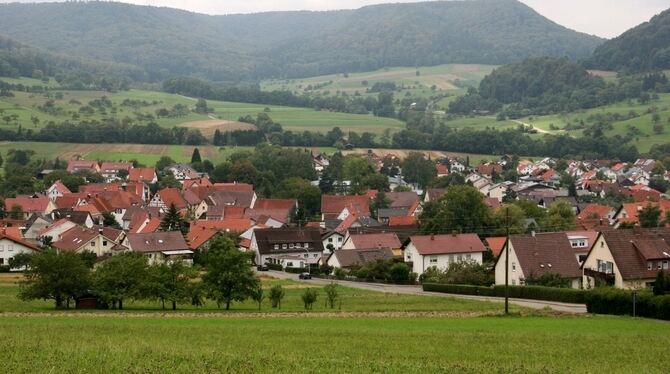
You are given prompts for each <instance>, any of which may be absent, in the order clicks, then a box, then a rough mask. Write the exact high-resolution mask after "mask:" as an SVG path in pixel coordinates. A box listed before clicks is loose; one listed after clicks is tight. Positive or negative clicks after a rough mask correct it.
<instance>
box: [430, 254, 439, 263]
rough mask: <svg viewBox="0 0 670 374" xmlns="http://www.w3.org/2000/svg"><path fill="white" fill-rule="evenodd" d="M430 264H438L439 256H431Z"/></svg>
mask: <svg viewBox="0 0 670 374" xmlns="http://www.w3.org/2000/svg"><path fill="white" fill-rule="evenodd" d="M430 263H431V264H437V256H430Z"/></svg>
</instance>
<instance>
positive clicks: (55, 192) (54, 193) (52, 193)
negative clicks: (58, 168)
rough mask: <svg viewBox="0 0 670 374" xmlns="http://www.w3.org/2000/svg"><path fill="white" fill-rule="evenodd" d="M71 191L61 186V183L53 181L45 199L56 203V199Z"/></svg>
mask: <svg viewBox="0 0 670 374" xmlns="http://www.w3.org/2000/svg"><path fill="white" fill-rule="evenodd" d="M70 193H72V191H70V189H69V188H67V186H65V185H64V184H63V182H61V181H60V179H59V180H57V181H55V182H54V183H53V184H52V185H51V186H50V187H49V188H48V189H47V197H48V198H49V200H51V201H54V202H55V201H56V199H57V198H59V197H62V196H63V195H65V194H70Z"/></svg>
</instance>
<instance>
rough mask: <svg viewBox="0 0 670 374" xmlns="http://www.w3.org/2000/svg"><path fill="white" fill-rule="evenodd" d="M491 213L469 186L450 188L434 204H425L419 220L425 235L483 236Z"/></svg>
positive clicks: (477, 191) (479, 194)
mask: <svg viewBox="0 0 670 374" xmlns="http://www.w3.org/2000/svg"><path fill="white" fill-rule="evenodd" d="M490 218H491V209H490V208H489V207H488V206H487V205H486V203H485V202H484V195H482V194H481V193H480V192H479V190H478V189H476V188H474V187H473V186H468V185H466V186H452V187H449V188H448V189H447V192H446V193H445V195H444V196H443V197H442V198H441V199H440V200H439V201H438V202H435V203H428V204H426V207H425V208H424V211H423V213H422V214H421V216H420V217H419V223H420V228H421V231H422V232H423V233H425V234H431V233H444V232H451V231H458V232H468V233H484V231H485V230H486V228H487V226H488V225H489V223H490Z"/></svg>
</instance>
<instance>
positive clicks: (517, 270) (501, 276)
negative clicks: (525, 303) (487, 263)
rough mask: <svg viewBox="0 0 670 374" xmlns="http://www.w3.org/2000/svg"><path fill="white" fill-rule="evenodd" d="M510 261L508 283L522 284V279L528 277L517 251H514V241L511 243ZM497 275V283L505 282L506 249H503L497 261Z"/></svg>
mask: <svg viewBox="0 0 670 374" xmlns="http://www.w3.org/2000/svg"><path fill="white" fill-rule="evenodd" d="M508 262H509V264H508V267H509V272H508V281H509V283H508V284H509V285H512V286H520V285H521V284H522V280H523V279H525V278H526V277H525V276H524V274H523V271H522V270H521V266H519V259H518V257H517V256H516V252H514V246H513V245H512V243H510V244H509V261H508ZM495 276H496V285H504V284H505V249H503V251H502V252H500V258H499V259H498V262H497V263H496V268H495Z"/></svg>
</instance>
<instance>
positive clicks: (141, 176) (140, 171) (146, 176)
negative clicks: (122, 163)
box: [128, 168, 158, 184]
mask: <svg viewBox="0 0 670 374" xmlns="http://www.w3.org/2000/svg"><path fill="white" fill-rule="evenodd" d="M128 182H134V183H148V184H154V183H156V182H158V175H156V169H154V168H133V169H131V170H130V172H129V173H128Z"/></svg>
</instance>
